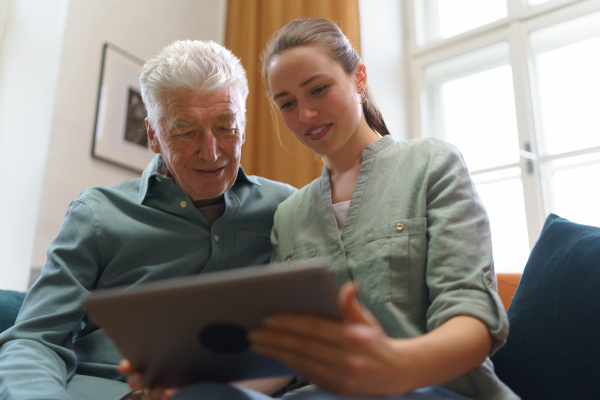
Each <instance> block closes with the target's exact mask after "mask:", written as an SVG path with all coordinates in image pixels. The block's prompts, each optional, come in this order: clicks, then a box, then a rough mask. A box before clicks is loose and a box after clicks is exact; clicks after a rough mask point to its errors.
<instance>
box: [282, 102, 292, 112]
mask: <svg viewBox="0 0 600 400" xmlns="http://www.w3.org/2000/svg"><path fill="white" fill-rule="evenodd" d="M292 104H293V102H291V101H286V102H285V103H283V104H281V105H280V106H279V109H280V110H285V109H287V108H290V107H291V106H292Z"/></svg>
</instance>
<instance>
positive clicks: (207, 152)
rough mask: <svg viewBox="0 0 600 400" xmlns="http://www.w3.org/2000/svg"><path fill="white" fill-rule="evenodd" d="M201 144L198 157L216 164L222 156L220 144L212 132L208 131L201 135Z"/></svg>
mask: <svg viewBox="0 0 600 400" xmlns="http://www.w3.org/2000/svg"><path fill="white" fill-rule="evenodd" d="M200 138H201V139H200V143H199V144H198V146H199V147H198V156H199V157H200V158H202V159H204V160H206V161H208V162H215V161H217V159H218V158H219V156H220V155H221V151H220V150H219V143H218V141H217V138H216V137H215V135H214V133H213V132H212V130H210V129H207V130H206V131H204V134H202V135H200Z"/></svg>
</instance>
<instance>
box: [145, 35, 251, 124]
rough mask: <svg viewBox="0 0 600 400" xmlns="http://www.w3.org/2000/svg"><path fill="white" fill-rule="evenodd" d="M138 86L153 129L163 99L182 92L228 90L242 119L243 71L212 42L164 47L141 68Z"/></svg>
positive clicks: (160, 112) (159, 114) (237, 63)
mask: <svg viewBox="0 0 600 400" xmlns="http://www.w3.org/2000/svg"><path fill="white" fill-rule="evenodd" d="M140 85H141V89H142V100H143V101H144V105H145V106H146V110H147V112H148V120H149V122H150V124H151V125H152V126H153V127H154V128H155V129H158V127H159V126H160V125H159V123H160V118H161V117H162V115H163V111H164V110H163V109H162V108H163V106H164V105H165V101H166V96H167V95H169V94H170V93H173V92H174V91H177V90H181V89H190V90H202V91H206V92H211V91H214V90H217V89H219V88H221V87H224V86H228V87H230V88H232V90H233V95H234V96H235V97H236V99H235V101H237V102H238V105H239V106H240V107H241V111H242V113H241V117H242V118H245V114H246V99H247V97H248V79H247V78H246V71H245V70H244V67H242V64H241V63H240V60H239V59H238V58H237V57H235V56H234V55H233V54H232V53H231V52H230V51H229V50H227V49H226V48H225V47H223V46H221V45H219V44H217V43H215V42H211V41H199V40H183V41H176V42H174V43H173V44H171V45H169V46H167V47H165V48H164V49H163V50H162V51H161V52H160V53H159V54H158V56H156V57H154V58H153V59H151V60H149V61H147V62H146V63H145V64H144V67H143V68H142V73H141V76H140Z"/></svg>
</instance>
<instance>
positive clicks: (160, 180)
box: [154, 176, 162, 182]
mask: <svg viewBox="0 0 600 400" xmlns="http://www.w3.org/2000/svg"><path fill="white" fill-rule="evenodd" d="M154 179H156V180H157V181H158V182H162V179H160V177H158V176H157V177H156V178H154Z"/></svg>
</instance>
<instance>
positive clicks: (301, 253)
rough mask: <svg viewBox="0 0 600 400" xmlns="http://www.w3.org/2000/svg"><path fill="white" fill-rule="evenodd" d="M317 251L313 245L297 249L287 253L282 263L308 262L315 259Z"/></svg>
mask: <svg viewBox="0 0 600 400" xmlns="http://www.w3.org/2000/svg"><path fill="white" fill-rule="evenodd" d="M316 253H317V250H316V248H315V245H309V246H303V247H298V248H296V249H294V250H292V251H291V252H289V253H288V254H287V255H286V256H285V257H284V259H283V260H282V261H285V262H288V263H292V262H297V261H303V260H309V259H311V258H315V255H316Z"/></svg>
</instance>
